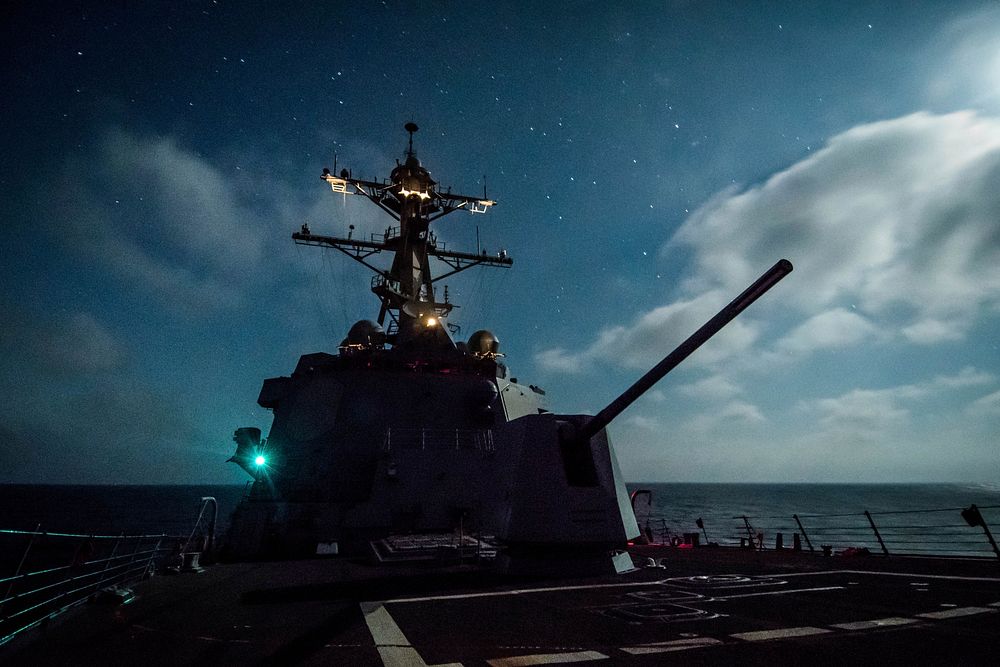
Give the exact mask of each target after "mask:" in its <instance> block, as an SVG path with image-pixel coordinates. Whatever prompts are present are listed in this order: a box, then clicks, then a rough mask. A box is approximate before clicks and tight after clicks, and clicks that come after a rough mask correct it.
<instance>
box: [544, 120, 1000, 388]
mask: <svg viewBox="0 0 1000 667" xmlns="http://www.w3.org/2000/svg"><path fill="white" fill-rule="evenodd" d="M998 181H1000V120H998V119H994V118H985V117H981V116H978V115H976V114H974V113H971V112H960V113H953V114H948V115H944V116H936V115H932V114H928V113H916V114H912V115H910V116H904V117H902V118H897V119H894V120H889V121H883V122H877V123H870V124H867V125H861V126H858V127H855V128H852V129H850V130H848V131H846V132H844V133H842V134H839V135H837V136H836V137H833V138H832V139H831V140H830V141H829V142H828V144H827V146H825V147H824V148H822V149H821V150H819V151H817V152H816V153H815V154H813V155H811V156H810V157H808V158H806V159H805V160H803V161H801V162H798V163H797V164H795V165H793V166H791V167H789V168H788V169H785V170H783V171H781V172H778V173H776V174H775V175H773V176H771V177H770V178H768V179H767V181H765V182H764V183H763V184H761V185H757V186H753V187H751V188H748V189H746V190H742V191H740V190H735V189H731V190H725V191H723V192H721V193H719V194H718V195H717V196H716V197H714V198H712V199H711V200H710V201H708V202H707V203H706V204H705V205H703V206H702V207H701V208H699V209H697V210H696V211H694V212H693V213H692V214H691V216H690V217H689V218H688V219H687V221H686V222H685V223H684V225H683V226H682V227H681V228H680V229H679V230H678V231H677V232H676V234H674V236H673V238H672V239H671V241H670V243H669V244H668V245H667V246H666V249H665V252H667V251H670V250H672V249H675V248H677V247H687V248H690V249H692V250H693V251H694V265H695V267H696V271H695V273H694V274H693V276H691V277H690V278H689V280H688V281H687V283H686V289H687V291H690V292H695V293H700V296H695V297H693V298H690V297H688V298H681V299H678V300H677V301H674V302H672V303H669V304H666V305H663V306H660V307H658V308H655V309H653V310H650V311H648V312H646V313H644V314H640V315H639V316H638V317H637V318H636V319H635V320H634V322H633V324H632V325H631V326H630V327H622V326H619V327H613V328H611V329H606V330H604V331H602V332H601V333H600V334H599V336H598V337H597V339H596V340H595V341H594V342H593V343H591V344H590V346H588V347H587V348H585V350H584V351H583V352H581V353H576V354H571V353H569V352H567V351H566V350H546V351H543V352H542V353H540V354H539V355H538V356H537V357H536V361H537V362H538V363H539V364H540V365H542V366H543V367H544V368H547V369H549V370H554V371H559V370H563V371H565V370H568V369H570V368H575V367H576V366H577V361H578V360H579V359H581V358H582V359H586V358H590V359H602V360H604V361H606V362H609V363H617V364H620V365H622V366H624V367H627V368H642V367H644V366H646V365H648V364H649V363H650V362H653V361H655V359H656V355H655V353H654V352H655V351H659V350H662V349H664V345H663V343H664V342H665V341H667V340H675V341H679V340H682V339H683V336H686V335H687V333H690V332H692V331H694V329H695V328H697V326H698V325H700V324H701V322H703V321H704V319H707V317H708V316H709V315H711V312H710V311H711V308H710V307H707V305H708V304H709V303H711V304H713V305H715V304H719V305H721V304H722V302H723V299H722V297H721V293H722V292H717V291H716V289H717V288H718V286H719V283H720V282H721V284H722V289H723V291H725V292H726V293H736V292H737V290H739V289H741V288H742V287H743V286H745V285H746V284H748V283H749V282H750V280H752V279H753V278H755V277H756V276H757V275H758V274H759V273H760V271H762V270H763V268H765V267H768V266H770V265H771V264H772V263H773V262H774V261H775V260H776V259H777V258H779V257H788V258H791V259H792V260H793V263H794V264H795V265H796V272H795V274H793V276H792V277H791V278H790V279H788V280H786V281H785V283H783V284H782V285H781V286H780V290H781V298H782V300H783V301H784V302H786V303H789V304H790V305H792V306H794V307H795V308H796V309H797V310H798V311H799V312H800V313H802V314H804V315H806V316H807V318H808V319H807V320H806V321H805V322H803V323H802V324H800V325H799V326H798V327H797V328H796V329H794V330H793V331H792V332H791V333H789V334H787V335H786V336H785V337H784V338H783V339H782V340H781V341H780V342H779V343H778V345H777V348H778V349H780V350H782V351H784V352H786V353H787V352H792V353H796V354H805V353H808V352H809V351H811V350H814V349H831V348H838V347H846V346H850V345H853V344H856V343H858V342H860V341H862V340H864V339H867V338H871V337H873V336H875V335H876V334H880V333H884V334H885V335H887V336H895V337H898V338H900V339H903V340H906V341H909V342H911V343H915V344H921V345H931V344H935V343H939V342H945V341H953V340H957V339H961V338H962V337H963V336H964V335H965V334H966V332H967V331H968V329H969V327H971V326H972V324H973V323H974V322H975V321H976V319H977V317H978V316H979V313H981V312H982V310H983V309H984V308H988V307H997V306H998V305H1000V225H998V224H997V222H996V221H997V220H1000V190H998V189H997V188H996V187H995V184H996V182H998ZM729 329H732V331H730V330H729ZM685 332H686V333H685ZM758 334H759V327H758V326H757V325H756V324H755V323H754V321H753V320H751V319H749V318H747V316H743V317H741V318H740V319H738V320H736V321H735V322H734V323H733V324H731V325H729V328H728V329H727V331H726V332H724V333H723V334H721V335H720V336H719V338H720V343H719V344H716V343H715V342H713V343H712V344H710V345H712V346H713V349H712V351H711V352H707V354H702V353H700V352H699V353H698V355H700V359H701V361H703V362H708V363H710V362H711V361H717V360H719V359H722V358H725V357H726V356H727V355H732V354H735V353H737V352H740V351H742V350H746V349H747V348H748V347H749V346H751V345H753V344H754V342H755V341H756V339H757V337H758ZM722 339H724V341H725V342H722ZM706 357H707V359H706Z"/></svg>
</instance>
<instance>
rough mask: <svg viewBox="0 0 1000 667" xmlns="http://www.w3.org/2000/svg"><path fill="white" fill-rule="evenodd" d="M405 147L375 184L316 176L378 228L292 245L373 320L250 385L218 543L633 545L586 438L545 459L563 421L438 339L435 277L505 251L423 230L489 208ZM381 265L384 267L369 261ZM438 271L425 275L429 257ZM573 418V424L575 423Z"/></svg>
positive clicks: (612, 486)
mask: <svg viewBox="0 0 1000 667" xmlns="http://www.w3.org/2000/svg"><path fill="white" fill-rule="evenodd" d="M406 130H407V131H408V132H409V143H408V146H407V149H406V151H405V154H404V160H403V162H401V163H400V162H397V165H396V167H395V168H394V169H393V170H392V172H391V174H390V177H389V179H388V180H386V181H384V182H377V181H367V180H361V179H356V178H353V177H352V175H351V173H350V172H349V171H347V170H346V169H345V170H341V171H340V172H339V173H336V174H335V173H332V172H331V171H330V170H329V169H324V171H323V175H322V179H323V180H324V181H325V182H326V183H327V184H329V186H330V187H331V189H332V190H333V192H334V193H339V194H343V195H355V196H360V197H363V198H365V199H367V200H369V201H370V202H372V203H373V204H375V205H376V206H377V207H378V208H379V209H381V210H382V211H383V212H384V213H385V214H387V215H388V216H389V217H390V218H391V219H392V220H393V224H392V225H390V226H389V227H388V228H387V229H386V230H385V232H384V233H382V234H380V235H373V236H372V237H370V238H367V239H365V238H354V234H353V229H352V230H351V233H350V234H348V236H347V237H346V238H344V237H334V236H324V235H320V234H316V233H313V231H312V230H310V228H309V227H308V225H303V226H302V229H301V230H299V231H297V232H295V233H294V234H293V235H292V238H293V239H294V241H295V242H296V243H299V244H303V245H311V246H319V247H322V248H329V249H335V250H337V251H339V252H341V253H343V254H345V255H347V256H349V257H350V258H352V259H353V260H355V261H357V262H359V263H360V264H363V265H364V266H365V267H367V268H368V269H370V270H371V271H372V272H373V274H374V275H373V277H372V282H371V289H372V292H373V293H374V294H375V295H376V296H377V297H378V299H379V301H380V303H381V306H380V309H379V312H378V316H377V320H375V321H372V320H361V321H358V322H357V323H355V324H354V325H353V326H352V327H351V328H350V330H349V331H348V332H347V335H346V337H345V338H344V340H343V341H342V342H341V344H340V345H339V347H338V348H337V352H336V353H328V352H317V353H313V354H306V355H304V356H302V357H301V358H300V360H299V362H298V364H297V365H296V367H295V370H294V371H293V372H292V374H291V376H288V377H278V378H271V379H268V380H266V381H265V382H264V385H263V387H262V389H261V392H260V396H259V398H258V403H259V404H260V405H261V406H262V407H265V408H268V409H270V410H272V411H273V413H274V421H273V423H272V425H271V429H270V433H269V434H268V435H267V437H266V439H262V438H261V433H260V430H259V429H256V428H241V429H238V430H237V431H236V435H235V437H234V440H235V441H236V443H237V451H236V454H235V455H234V456H233V457H232V459H230V460H231V461H234V462H236V463H238V464H239V465H241V466H242V467H243V468H244V469H245V470H246V471H247V472H248V473H249V474H251V475H252V476H253V478H254V481H253V485H252V488H251V489H250V491H249V494H248V496H247V498H246V499H245V501H244V502H243V503H242V504H241V506H240V507H239V509H238V510H237V512H236V513H235V515H234V520H233V526H232V529H231V531H230V535H229V539H228V547H229V550H230V553H231V554H232V555H234V556H236V557H254V556H276V555H302V554H307V553H315V552H317V551H319V552H321V553H323V552H331V551H344V550H349V551H355V550H358V549H365V548H366V545H368V544H370V543H371V542H372V541H373V540H377V539H380V538H383V537H385V536H387V535H398V534H419V533H433V532H438V533H440V532H449V531H453V530H462V531H467V532H469V533H472V532H473V531H474V532H476V533H477V534H480V535H491V536H495V537H496V538H497V539H500V540H504V541H507V542H512V543H527V544H545V543H549V542H553V541H554V542H557V543H561V544H562V543H571V544H597V545H610V544H624V542H625V541H626V540H627V539H629V538H632V537H635V535H637V534H638V530H637V528H636V524H635V520H634V517H633V516H632V512H631V508H630V506H629V504H628V498H627V495H626V492H625V487H624V484H623V482H622V480H621V476H620V474H619V472H618V467H617V463H616V462H615V460H614V453H613V451H612V450H611V448H610V445H609V444H608V442H607V437H606V434H605V433H604V432H603V431H602V432H601V433H599V434H597V436H596V437H593V438H592V439H591V441H590V443H589V444H587V445H584V446H583V447H574V448H566V447H560V446H559V442H560V440H559V437H558V432H559V429H560V428H564V427H565V424H566V423H568V422H570V421H572V420H574V419H577V418H575V417H571V416H559V417H557V416H556V415H553V414H551V413H550V412H549V410H548V408H547V404H546V398H545V392H544V391H543V390H542V389H540V388H539V387H536V386H534V385H530V384H527V385H526V384H523V383H520V382H518V381H517V380H516V379H515V378H513V377H510V373H509V372H508V369H507V367H506V365H505V364H504V363H503V356H502V354H501V353H500V351H499V341H498V339H497V337H496V336H495V335H494V334H493V333H491V332H490V331H487V330H480V331H476V332H475V333H473V334H472V335H471V336H470V337H469V338H468V340H467V341H455V340H454V339H453V332H454V331H457V330H458V329H457V327H451V326H449V323H448V321H447V317H448V314H449V313H450V312H451V310H452V308H453V307H454V304H452V303H451V302H450V300H449V297H448V295H447V290H446V289H445V290H439V289H438V284H439V281H441V280H442V279H444V278H447V277H449V276H452V275H454V274H456V273H459V272H461V271H464V270H466V269H469V268H472V267H476V266H484V267H499V268H507V267H510V266H511V264H512V263H513V260H512V259H511V258H510V257H509V256H507V253H506V252H505V251H500V252H499V253H497V254H487V253H486V252H484V251H481V250H479V251H477V252H471V253H470V252H457V251H454V250H451V249H447V248H445V246H444V244H443V243H439V242H438V240H437V238H436V236H435V234H434V232H433V231H432V223H433V222H434V221H436V220H438V219H440V218H441V217H442V216H445V215H448V214H450V213H453V212H457V211H466V212H469V213H485V212H486V211H488V210H489V209H490V208H492V207H493V206H494V205H495V204H496V202H495V201H493V200H491V199H489V198H487V197H486V196H485V193H484V196H482V197H474V196H467V195H460V194H454V193H452V192H451V191H450V189H448V190H444V191H442V189H441V188H439V186H438V183H437V182H436V181H434V180H433V179H432V178H431V174H430V172H429V171H428V170H427V169H426V168H425V167H424V166H423V165H422V164H421V163H420V161H419V160H418V159H417V155H416V152H415V151H414V149H413V134H414V133H415V132H416V131H417V126H416V125H414V124H412V123H408V124H407V125H406ZM381 254H389V255H391V256H392V261H391V265H390V266H389V267H388V268H382V267H381V266H379V265H378V264H376V260H377V259H378V258H379V255H381ZM432 258H433V259H436V260H439V261H440V262H442V263H443V265H444V266H445V267H446V270H445V271H444V272H442V273H440V274H439V275H434V273H433V271H432V266H431V259H432ZM584 419H585V418H584Z"/></svg>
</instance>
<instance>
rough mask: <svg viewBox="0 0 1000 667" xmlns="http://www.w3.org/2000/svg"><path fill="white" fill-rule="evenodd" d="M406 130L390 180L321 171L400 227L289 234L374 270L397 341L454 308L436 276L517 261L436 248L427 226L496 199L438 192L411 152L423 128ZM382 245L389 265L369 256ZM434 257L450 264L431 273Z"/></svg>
mask: <svg viewBox="0 0 1000 667" xmlns="http://www.w3.org/2000/svg"><path fill="white" fill-rule="evenodd" d="M404 129H405V130H406V131H407V132H408V133H409V141H408V144H407V149H406V152H405V157H406V159H405V161H404V162H403V164H397V166H396V168H395V169H393V170H392V173H391V174H390V176H389V180H388V181H387V182H382V183H378V182H375V181H365V180H361V179H356V178H351V176H350V172H348V171H347V170H346V169H343V170H341V172H340V174H339V175H335V174H332V173H331V172H330V170H329V169H324V170H323V175H322V176H321V178H322V179H323V180H324V181H326V182H327V183H328V184H329V185H330V187H331V189H332V190H333V191H334V192H337V193H342V194H351V195H362V196H364V197H366V198H368V200H369V201H371V202H372V203H374V204H375V205H376V206H378V207H379V208H380V209H382V211H384V212H385V213H387V214H388V215H389V216H391V217H392V218H393V219H394V220H395V221H396V222H397V223H398V226H389V227H388V228H387V229H386V230H385V231H384V232H383V233H381V234H372V235H371V239H370V240H363V239H360V238H350V237H348V238H346V239H345V238H340V237H333V236H321V235H317V234H313V233H312V232H311V231H310V230H309V227H308V226H307V225H303V226H302V230H301V231H300V232H295V233H294V234H292V238H293V239H294V240H295V242H296V243H299V244H302V245H315V246H325V247H329V248H335V249H337V250H339V251H340V252H342V253H344V254H345V255H347V256H348V257H350V258H351V259H354V260H356V261H358V262H360V263H361V264H363V265H365V266H366V267H367V268H368V269H370V270H371V271H372V272H373V273H375V275H374V276H373V277H372V287H371V289H372V292H373V293H374V294H375V295H376V296H377V297H378V298H379V300H380V301H381V302H382V306H381V309H380V310H379V316H378V323H379V324H380V325H385V322H386V317H387V316H388V318H389V319H390V322H389V325H388V328H387V331H386V333H387V335H388V336H387V337H388V340H389V342H390V343H393V344H399V343H401V342H405V341H407V340H409V339H412V338H414V337H415V336H417V335H418V334H419V332H420V331H421V329H422V328H423V327H424V325H425V323H426V322H428V321H429V319H428V318H446V317H447V316H448V314H449V313H450V312H451V309H452V308H453V304H452V303H450V302H449V301H448V299H447V295H445V299H444V300H443V301H437V300H436V298H435V295H434V286H435V283H436V282H438V281H439V280H442V279H444V278H447V277H449V276H453V275H455V274H456V273H459V272H460V271H464V270H466V269H468V268H471V267H473V266H497V267H503V268H507V267H509V266H511V264H513V260H512V259H511V258H510V257H508V256H507V254H506V252H503V251H501V252H500V253H499V254H497V255H487V254H486V253H485V252H479V250H478V248H477V252H476V253H464V252H455V251H451V250H445V249H444V245H443V244H442V245H441V246H440V247H439V246H438V242H437V239H436V237H435V236H434V234H433V232H431V231H430V224H431V223H432V222H434V221H435V220H437V219H439V218H441V217H443V216H445V215H448V214H449V213H452V212H454V211H458V210H462V209H464V210H466V211H468V212H469V213H485V212H486V211H487V210H489V208H491V207H492V206H495V205H496V202H495V201H493V200H492V199H487V198H486V197H485V196H484V197H482V198H479V197H470V196H466V195H458V194H453V193H452V192H451V191H450V189H449V190H448V191H447V192H439V191H438V188H437V185H438V184H437V181H435V180H433V179H432V178H431V174H430V172H429V171H427V169H425V168H424V167H423V166H422V165H421V164H420V161H419V160H418V159H417V155H416V153H415V152H414V150H413V135H414V134H415V133H416V132H417V130H418V129H419V128H418V127H417V126H416V124H415V123H407V124H406V125H405V126H404ZM477 232H478V228H477ZM477 237H478V233H477ZM382 251H387V252H391V253H393V260H392V265H391V266H390V268H388V269H382V268H379V267H377V266H375V265H374V264H372V263H370V262H369V259H370V258H371V256H372V255H376V254H378V253H381V252H382ZM431 257H435V258H437V259H439V260H440V261H442V262H444V263H445V264H446V265H447V266H448V267H449V268H450V270H449V271H446V272H445V273H443V274H442V275H439V276H432V274H431V268H430V264H429V258H431Z"/></svg>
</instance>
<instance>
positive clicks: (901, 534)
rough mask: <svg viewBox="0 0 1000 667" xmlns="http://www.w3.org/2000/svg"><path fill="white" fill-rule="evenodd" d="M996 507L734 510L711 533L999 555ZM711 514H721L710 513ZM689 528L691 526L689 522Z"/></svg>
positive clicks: (890, 551) (875, 550) (809, 546)
mask: <svg viewBox="0 0 1000 667" xmlns="http://www.w3.org/2000/svg"><path fill="white" fill-rule="evenodd" d="M990 510H992V511H990ZM997 510H1000V505H996V504H994V505H979V506H975V505H973V506H971V507H968V508H963V507H945V508H929V509H912V510H879V511H865V510H861V511H857V512H834V513H829V514H820V513H816V514H792V515H791V516H788V515H773V514H768V515H761V516H750V515H743V514H738V515H731V516H727V517H725V521H726V522H725V523H724V525H723V529H722V530H721V531H720V530H719V529H718V528H717V529H716V530H715V531H714V533H715V534H714V535H713V537H714V538H715V539H716V540H717V541H718V543H719V544H722V545H726V546H736V545H737V544H742V545H744V546H748V545H749V544H753V545H754V547H755V548H761V544H762V543H761V537H762V536H763V537H764V538H765V539H766V543H767V544H768V545H769V544H772V543H773V544H774V548H786V549H787V548H788V543H789V542H790V541H792V540H789V537H790V536H792V537H795V539H794V542H795V544H796V545H797V546H796V547H793V548H800V549H806V550H807V551H809V552H814V553H821V552H825V553H832V552H833V551H834V550H847V552H849V553H855V552H860V553H865V552H866V550H867V553H871V554H879V555H880V556H882V557H892V556H900V555H920V556H963V557H969V556H972V557H977V558H994V557H995V558H996V559H998V560H1000V547H998V546H997V544H996V541H995V540H994V539H993V535H992V533H991V532H990V525H989V523H990V522H989V519H990V518H992V520H993V522H994V525H995V524H996V523H997V522H1000V512H998V511H997ZM655 514H657V512H656V511H655V510H654V515H655ZM986 515H989V516H986ZM699 518H703V520H704V522H705V523H708V522H709V521H710V520H711V518H710V516H706V515H704V514H701V516H700V517H699ZM716 520H717V521H718V520H724V519H723V517H716ZM660 521H661V523H663V524H664V526H663V531H662V532H664V533H667V532H670V531H669V529H668V528H667V525H666V524H667V523H668V520H667V519H663V518H660ZM688 521H690V522H692V523H693V522H694V516H693V515H692V516H691V518H690V519H687V520H683V521H678V520H677V519H674V520H673V521H669V523H672V524H675V525H687V522H688ZM729 522H731V523H729ZM751 526H752V528H751ZM684 530H687V529H678V530H674V531H673V533H672V534H675V535H679V534H681V533H682V532H684ZM691 530H692V532H693V528H692V529H691ZM779 535H781V539H780V540H779V539H778V536H779ZM800 540H801V542H804V544H802V543H801V542H800ZM779 545H780V546H779ZM764 548H770V547H767V546H765V547H764Z"/></svg>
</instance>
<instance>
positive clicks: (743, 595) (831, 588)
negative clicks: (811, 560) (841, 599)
mask: <svg viewBox="0 0 1000 667" xmlns="http://www.w3.org/2000/svg"><path fill="white" fill-rule="evenodd" d="M838 590H844V587H843V586H821V587H819V588H792V589H789V590H786V591H765V592H763V593H740V594H739V595H723V596H720V597H714V596H713V597H712V598H711V600H708V601H709V602H711V601H714V600H735V599H737V598H755V597H760V596H761V595H788V594H789V593H809V592H811V591H838Z"/></svg>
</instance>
